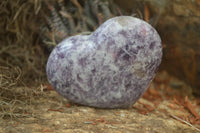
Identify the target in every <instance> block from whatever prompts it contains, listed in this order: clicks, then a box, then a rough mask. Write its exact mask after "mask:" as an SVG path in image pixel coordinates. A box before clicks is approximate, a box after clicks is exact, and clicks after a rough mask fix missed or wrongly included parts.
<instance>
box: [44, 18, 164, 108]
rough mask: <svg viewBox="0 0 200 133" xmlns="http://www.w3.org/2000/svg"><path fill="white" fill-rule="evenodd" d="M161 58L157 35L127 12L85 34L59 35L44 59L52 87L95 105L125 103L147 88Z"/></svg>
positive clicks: (118, 106)
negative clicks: (47, 57) (65, 36)
mask: <svg viewBox="0 0 200 133" xmlns="http://www.w3.org/2000/svg"><path fill="white" fill-rule="evenodd" d="M161 58H162V46H161V39H160V37H159V35H158V33H157V32H156V30H155V29H154V28H153V27H152V26H150V25H149V24H148V23H146V22H144V21H143V20H140V19H138V18H134V17H130V16H120V17H114V18H112V19H109V20H108V21H106V22H104V23H103V24H102V25H101V26H100V27H99V28H98V29H97V30H96V31H95V32H93V33H92V34H91V35H76V36H72V37H69V38H67V39H65V40H63V41H62V42H61V43H60V44H58V45H57V46H56V47H55V48H54V50H53V51H52V53H51V55H50V57H49V59H48V62H47V76H48V80H49V82H50V83H51V85H52V86H53V88H54V89H55V90H56V91H57V92H58V93H59V94H61V95H62V96H64V97H65V98H67V99H68V100H70V101H72V102H75V103H78V104H82V105H87V106H93V107H99V108H126V107H129V106H131V105H132V104H134V103H135V102H136V101H137V100H138V99H139V98H140V97H141V95H142V94H143V93H144V92H145V90H146V89H147V88H148V86H149V84H150V82H151V81H152V79H153V78H154V76H155V73H156V71H157V69H158V66H159V65H160V62H161Z"/></svg>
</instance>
